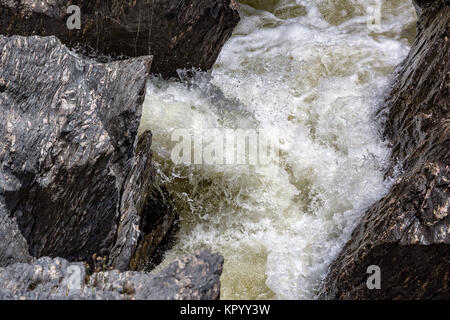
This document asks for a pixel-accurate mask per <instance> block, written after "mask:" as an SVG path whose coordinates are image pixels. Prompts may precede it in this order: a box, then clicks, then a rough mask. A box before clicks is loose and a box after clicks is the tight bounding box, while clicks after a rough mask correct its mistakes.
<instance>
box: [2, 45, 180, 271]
mask: <svg viewBox="0 0 450 320" xmlns="http://www.w3.org/2000/svg"><path fill="white" fill-rule="evenodd" d="M150 64H151V57H141V58H135V59H131V60H126V61H120V62H113V63H108V64H101V63H96V62H93V61H86V60H84V59H81V58H79V57H77V56H76V55H75V54H73V53H72V52H70V51H69V50H68V49H67V48H66V47H65V46H64V45H62V44H61V42H60V41H59V40H58V39H56V38H55V37H47V38H41V37H27V38H26V37H19V36H13V37H10V38H7V37H3V36H0V110H1V113H0V118H1V119H0V122H1V123H2V126H0V164H1V166H0V220H1V222H2V223H1V227H0V266H5V265H8V264H10V263H12V262H29V261H30V259H31V257H42V256H51V257H63V258H65V259H68V260H70V261H87V262H89V263H90V264H92V263H93V261H92V256H93V255H94V254H96V256H97V257H103V259H105V257H106V260H105V263H106V264H107V265H110V266H112V267H114V268H118V269H120V270H124V269H126V268H127V266H128V265H129V263H130V261H131V260H132V259H133V257H134V255H135V251H136V249H137V248H138V246H139V242H140V241H141V239H142V238H143V237H144V236H145V234H144V232H143V231H142V230H143V228H145V227H146V226H145V225H144V223H143V221H147V220H151V219H153V220H152V221H160V220H162V221H164V223H165V224H170V221H173V215H174V213H173V212H172V210H171V208H170V206H167V207H164V206H163V205H162V204H161V208H163V209H160V211H156V210H154V211H148V210H146V207H147V205H148V203H149V202H151V201H152V197H153V196H154V195H155V192H156V189H155V187H154V182H155V169H154V168H153V164H152V157H151V151H150V146H151V133H150V132H147V133H145V134H143V136H142V137H141V139H140V140H139V146H137V144H138V139H137V132H138V127H139V123H140V118H141V112H142V103H143V100H144V96H145V89H146V79H147V77H148V74H149V68H150ZM148 216H150V217H151V219H150V218H148ZM165 228H167V226H164V227H163V228H162V230H161V231H160V232H164V230H165ZM19 231H20V232H19ZM155 241H156V242H157V241H158V239H155ZM6 244H8V245H6ZM147 253H148V254H147V255H144V254H141V255H140V256H141V257H142V259H149V258H150V256H151V252H148V251H147ZM141 263H142V264H144V263H145V261H141Z"/></svg>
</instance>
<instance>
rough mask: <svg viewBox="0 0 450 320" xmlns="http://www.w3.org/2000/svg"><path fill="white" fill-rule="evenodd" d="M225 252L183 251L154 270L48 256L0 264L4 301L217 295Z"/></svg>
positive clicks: (0, 289)
mask: <svg viewBox="0 0 450 320" xmlns="http://www.w3.org/2000/svg"><path fill="white" fill-rule="evenodd" d="M222 267H223V257H222V256H220V255H218V254H213V253H210V252H207V251H202V252H196V253H195V254H194V255H189V256H183V257H180V258H179V259H178V260H176V261H175V262H173V263H172V264H170V265H169V266H168V267H167V268H165V269H163V270H162V271H160V272H159V273H157V274H149V273H145V272H133V271H128V272H119V271H117V270H113V271H101V272H97V273H94V274H92V275H90V276H88V275H87V273H86V268H85V265H84V264H82V263H69V262H68V261H66V260H64V259H61V258H55V259H51V258H48V257H44V258H41V259H39V260H37V261H35V262H34V263H31V264H24V263H19V264H14V265H11V266H8V267H6V268H0V299H2V300H217V299H219V296H220V280H219V279H220V275H221V274H222Z"/></svg>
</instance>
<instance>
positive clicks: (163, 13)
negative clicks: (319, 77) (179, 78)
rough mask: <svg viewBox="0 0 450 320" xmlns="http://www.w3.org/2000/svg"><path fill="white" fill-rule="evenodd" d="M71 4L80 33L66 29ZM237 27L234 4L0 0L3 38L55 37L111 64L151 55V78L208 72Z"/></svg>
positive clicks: (211, 0) (221, 0) (227, 0)
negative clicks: (187, 71) (78, 16)
mask: <svg viewBox="0 0 450 320" xmlns="http://www.w3.org/2000/svg"><path fill="white" fill-rule="evenodd" d="M71 4H76V5H78V6H79V7H80V9H81V30H76V29H74V30H69V29H68V28H67V24H66V23H67V20H68V18H69V17H70V14H67V8H68V7H69V6H70V5H71ZM238 22H239V13H238V3H237V1H236V0H181V1H180V0H137V1H136V0H110V1H104V0H79V1H71V0H42V1H38V2H36V1H34V0H21V1H15V0H14V1H13V0H0V32H1V33H2V34H3V35H21V36H30V35H40V36H51V35H54V36H57V37H58V38H59V39H60V40H61V41H62V42H63V43H64V44H66V45H68V46H70V47H79V48H80V49H82V50H83V51H85V52H86V53H96V54H102V55H107V56H111V57H113V58H120V57H121V56H127V57H136V56H143V55H149V54H152V55H153V56H154V61H153V64H152V72H154V73H161V74H162V75H163V76H166V77H169V76H176V75H177V72H176V71H177V69H183V68H199V69H202V70H208V69H210V68H211V67H212V66H213V64H214V62H215V61H216V59H217V57H218V55H219V53H220V50H221V49H222V46H223V45H224V43H225V41H226V40H227V39H228V38H229V37H230V36H231V33H232V31H233V29H234V27H235V26H236V24H237V23H238Z"/></svg>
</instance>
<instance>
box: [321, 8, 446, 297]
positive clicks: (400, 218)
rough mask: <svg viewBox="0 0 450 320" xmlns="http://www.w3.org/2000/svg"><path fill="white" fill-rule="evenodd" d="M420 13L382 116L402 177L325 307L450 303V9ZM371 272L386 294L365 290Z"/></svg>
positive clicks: (373, 215)
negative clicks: (343, 302)
mask: <svg viewBox="0 0 450 320" xmlns="http://www.w3.org/2000/svg"><path fill="white" fill-rule="evenodd" d="M415 6H416V8H417V12H418V15H419V22H418V33H417V37H416V40H415V43H414V45H413V47H412V49H411V52H410V53H409V56H408V57H407V58H406V60H405V61H404V62H403V63H402V64H401V65H400V66H399V68H398V69H397V72H396V76H395V80H394V82H393V85H392V90H391V93H390V95H389V96H388V98H387V101H386V104H385V108H384V109H383V110H382V111H383V112H386V114H387V118H386V125H385V134H386V137H387V138H388V139H389V141H390V142H391V144H392V148H393V151H392V162H393V163H394V164H395V165H398V166H400V167H401V171H402V173H401V174H400V175H399V176H398V178H397V180H396V181H395V183H394V184H393V186H392V187H391V189H390V191H389V193H388V195H387V196H385V197H384V198H382V199H381V200H380V201H378V202H377V203H376V204H375V205H373V206H372V207H371V208H370V209H369V210H368V212H367V213H366V214H365V215H364V217H363V219H362V221H361V222H360V223H359V225H358V226H357V227H356V229H355V230H354V232H353V234H352V236H351V239H350V241H349V242H348V243H347V244H346V245H345V247H344V249H343V250H342V252H341V253H340V254H339V256H338V257H337V259H336V260H335V261H334V262H333V263H332V265H331V267H330V271H329V274H328V275H327V277H326V279H325V280H324V283H323V285H322V290H321V292H320V295H319V297H320V298H323V299H449V298H450V216H449V214H448V211H449V206H450V187H449V184H450V168H449V165H450V112H449V103H450V96H449V94H450V89H449V88H450V45H449V44H450V41H449V38H450V32H449V26H450V7H449V2H448V1H444V0H441V1H415ZM392 172H394V166H393V167H392V169H391V171H390V172H389V174H392ZM371 265H376V266H379V267H380V271H381V288H380V289H372V290H369V289H368V286H367V285H366V280H367V279H368V277H369V274H367V273H366V272H367V268H368V267H369V266H371Z"/></svg>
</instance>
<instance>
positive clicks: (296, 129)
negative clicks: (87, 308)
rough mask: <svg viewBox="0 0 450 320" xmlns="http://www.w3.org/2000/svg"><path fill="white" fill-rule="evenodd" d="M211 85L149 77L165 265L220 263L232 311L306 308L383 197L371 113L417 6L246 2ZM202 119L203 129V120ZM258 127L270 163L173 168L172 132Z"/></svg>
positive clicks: (405, 45)
mask: <svg viewBox="0 0 450 320" xmlns="http://www.w3.org/2000/svg"><path fill="white" fill-rule="evenodd" d="M241 2H242V3H246V4H247V5H245V4H243V5H242V8H241V18H242V21H241V22H240V24H239V25H238V27H237V28H236V30H235V32H234V35H233V37H232V38H231V39H230V40H229V41H228V43H227V44H226V45H225V47H224V49H223V51H222V53H221V55H220V57H219V60H218V61H217V63H216V65H215V66H214V70H213V72H212V74H211V75H208V74H202V73H197V74H196V75H195V77H194V79H193V80H185V81H182V82H180V81H174V80H173V81H163V80H161V79H158V78H152V79H151V80H150V81H149V84H148V90H147V91H148V92H147V98H146V101H145V104H144V115H143V120H142V124H141V131H142V130H145V129H151V130H152V131H153V134H154V142H153V149H154V151H155V159H156V162H157V166H158V168H159V170H160V173H161V179H162V183H164V184H165V185H166V187H167V189H168V190H169V191H170V192H171V194H172V196H173V197H174V198H175V204H176V208H177V210H178V211H179V213H180V216H181V221H180V231H179V234H178V236H177V240H176V243H175V246H174V248H173V249H172V250H170V251H169V252H168V253H167V254H166V258H165V261H164V263H163V264H162V265H163V266H164V265H166V264H167V263H169V262H170V261H172V260H173V259H174V258H175V257H176V256H178V255H180V254H184V253H190V252H192V251H193V250H196V249H202V248H208V249H212V250H214V251H218V252H221V253H222V254H223V255H224V257H225V266H224V273H223V276H222V298H224V299H231V298H233V299H269V298H283V299H311V298H314V296H315V294H316V293H317V288H318V285H319V282H320V280H321V279H323V277H324V276H325V275H326V272H327V268H328V266H329V264H330V263H331V262H332V260H333V258H334V257H335V256H336V255H337V254H338V252H339V250H340V248H342V246H343V244H344V243H345V241H346V240H347V239H348V238H349V235H350V233H351V231H352V229H353V228H354V226H355V224H356V223H357V221H358V219H359V218H360V217H361V215H362V213H363V212H364V210H365V209H366V208H367V207H368V206H369V205H370V204H372V203H373V202H375V201H376V200H377V199H379V198H380V197H381V196H382V195H383V194H384V193H385V192H386V190H387V185H386V182H385V181H383V166H384V165H385V163H386V160H387V158H388V156H389V152H390V151H389V149H388V148H387V146H386V145H385V144H384V143H383V142H382V138H381V135H380V127H379V126H380V124H379V122H378V121H376V119H375V117H374V114H375V112H376V110H377V107H379V102H380V99H381V97H382V95H383V94H384V93H385V92H386V89H387V86H388V84H389V74H390V73H391V72H392V71H393V69H394V67H395V66H396V65H397V64H398V63H400V62H401V61H402V59H403V58H404V57H405V56H406V54H407V53H408V50H409V47H410V45H411V41H412V39H413V37H414V32H415V19H416V16H415V13H414V9H413V7H412V4H411V3H410V1H384V3H383V7H382V20H381V24H380V25H379V29H376V30H374V28H372V27H370V28H369V27H368V25H367V20H368V13H367V12H368V10H367V8H368V7H369V6H370V5H373V4H375V3H376V1H375V0H373V1H370V0H335V1H331V0H329V1H317V0H314V1H313V0H245V1H241ZM199 119H200V121H199ZM201 126H203V128H205V127H207V128H213V127H215V128H231V129H236V128H254V129H256V130H258V132H263V133H264V134H266V135H269V136H271V137H274V138H276V139H277V141H278V142H279V149H278V151H279V155H280V157H279V159H274V161H272V162H271V163H270V164H269V165H264V166H260V165H256V166H254V165H224V164H217V165H207V164H203V165H186V164H185V165H179V164H174V163H173V162H172V160H171V152H172V150H173V148H174V146H175V145H176V144H177V142H173V141H171V136H172V134H173V132H174V130H176V129H180V128H186V129H190V130H193V131H195V132H198V131H200V130H201Z"/></svg>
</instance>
